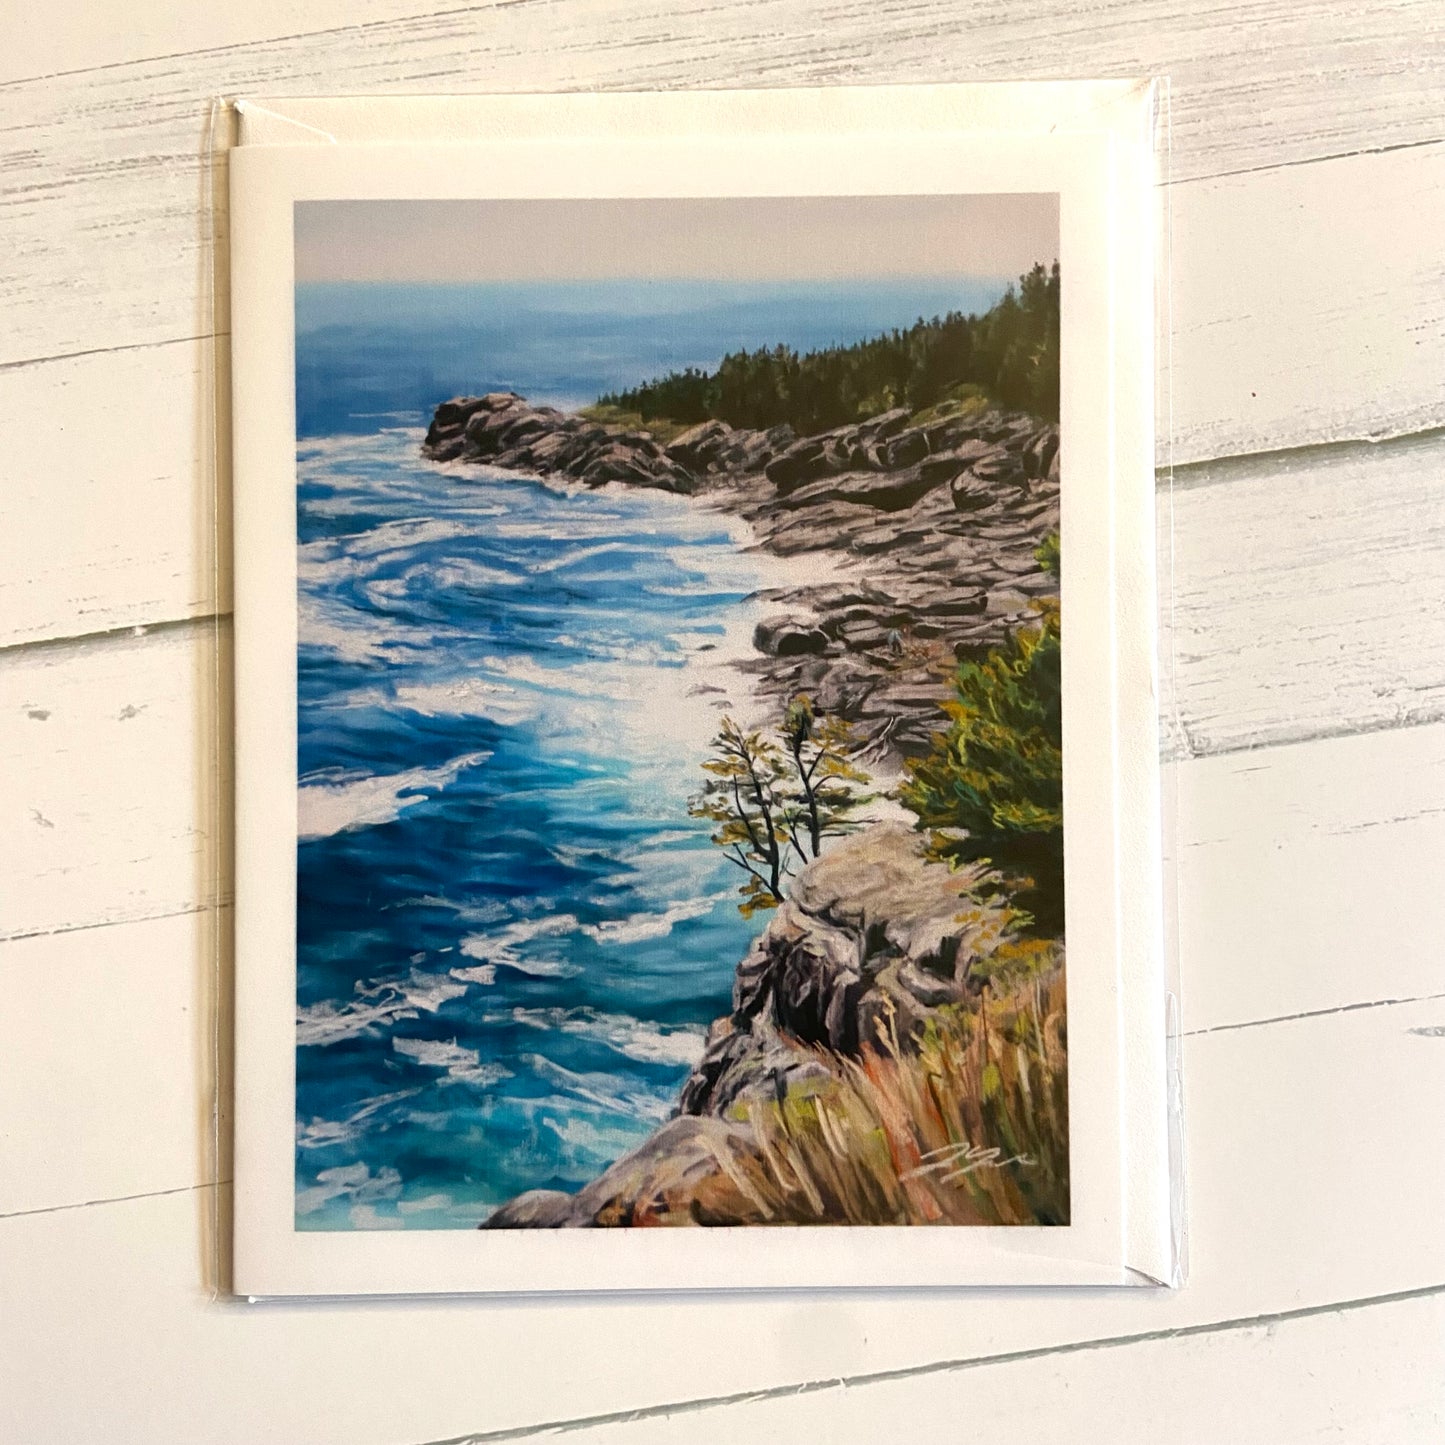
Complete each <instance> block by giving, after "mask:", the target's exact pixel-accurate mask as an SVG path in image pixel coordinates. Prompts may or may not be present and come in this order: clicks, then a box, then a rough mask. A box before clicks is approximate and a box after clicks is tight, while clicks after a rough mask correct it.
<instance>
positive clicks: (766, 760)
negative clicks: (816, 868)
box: [688, 695, 870, 918]
mask: <svg viewBox="0 0 1445 1445" xmlns="http://www.w3.org/2000/svg"><path fill="white" fill-rule="evenodd" d="M778 737H779V739H780V740H781V746H780V745H779V743H778V742H775V741H773V740H772V739H771V738H768V737H766V736H764V734H763V733H761V732H744V731H743V730H742V729H741V728H740V727H739V726H738V725H737V724H736V723H735V722H734V721H733V720H732V719H731V718H726V717H725V718H724V719H723V721H722V727H721V728H720V729H719V730H718V733H717V736H716V737H715V738H714V739H713V752H712V756H710V757H709V758H708V759H707V761H706V762H704V763H703V765H702V766H703V771H704V772H705V773H707V774H708V778H707V782H706V783H704V785H703V788H702V791H701V792H699V793H697V794H696V795H695V796H693V797H692V798H690V799H689V800H688V812H689V813H690V814H691V815H692V816H693V817H694V818H707V819H709V820H710V821H712V822H713V823H715V824H717V827H716V828H715V829H714V830H713V834H712V841H713V842H714V843H716V844H717V845H718V847H719V848H721V849H722V850H723V852H724V853H725V854H726V855H727V857H728V859H729V861H731V862H732V863H735V864H736V865H737V866H738V867H739V868H741V869H742V870H743V872H744V873H745V874H746V875H747V877H746V879H745V880H744V882H743V884H742V887H741V889H740V890H739V891H740V892H741V893H742V895H743V901H742V902H741V903H740V904H738V908H739V910H740V911H741V912H742V914H743V916H744V917H745V918H750V917H752V915H753V914H754V913H757V912H759V911H760V910H762V909H768V908H776V907H777V906H778V904H779V903H781V902H782V901H783V898H784V896H785V895H784V892H783V889H784V884H785V882H786V880H787V879H788V877H789V876H790V875H791V873H792V869H793V865H794V863H795V862H796V861H798V860H801V861H802V862H804V863H807V862H809V861H811V860H812V859H814V858H816V857H817V856H818V854H819V852H820V851H821V850H822V846H823V839H824V838H826V837H830V836H833V835H836V834H840V833H846V832H849V831H851V830H852V829H853V828H854V827H855V826H856V823H855V821H854V819H853V816H852V815H853V814H854V812H856V810H857V809H858V808H859V807H861V806H862V805H863V804H864V803H865V802H867V801H868V799H869V796H870V795H869V794H868V793H867V792H865V791H864V786H863V785H864V784H866V782H867V776H866V774H864V773H863V772H862V770H861V769H859V768H858V767H857V765H856V764H855V763H853V761H852V760H851V756H850V755H851V752H852V749H853V741H852V733H851V729H850V728H849V727H848V724H847V723H846V722H844V721H843V720H842V719H841V718H824V719H821V720H820V719H819V718H818V716H817V714H816V713H815V712H814V710H813V705H812V703H811V701H810V700H809V699H808V698H807V697H804V696H801V695H800V696H799V697H797V698H795V699H794V700H793V701H792V702H791V703H790V704H789V705H788V707H787V708H786V709H785V710H784V713H783V721H782V726H781V727H780V728H779V730H778Z"/></svg>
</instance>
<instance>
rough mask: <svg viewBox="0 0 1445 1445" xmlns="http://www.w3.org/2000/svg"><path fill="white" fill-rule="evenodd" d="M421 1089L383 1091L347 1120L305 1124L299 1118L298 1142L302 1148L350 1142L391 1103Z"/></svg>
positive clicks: (321, 1147)
mask: <svg viewBox="0 0 1445 1445" xmlns="http://www.w3.org/2000/svg"><path fill="white" fill-rule="evenodd" d="M420 1092H421V1090H420V1089H396V1090H394V1091H393V1092H391V1093H390V1094H381V1095H378V1096H377V1097H376V1098H374V1099H368V1100H367V1101H366V1102H365V1103H364V1104H363V1105H362V1106H361V1107H360V1108H359V1109H356V1110H354V1111H353V1112H352V1113H350V1114H348V1115H347V1116H346V1117H345V1118H344V1119H311V1120H310V1121H309V1122H306V1123H303V1122H302V1121H301V1120H300V1119H298V1120H297V1121H296V1145H297V1147H298V1148H300V1149H325V1148H329V1147H330V1146H332V1145H335V1144H350V1143H351V1142H352V1141H353V1140H355V1139H358V1138H360V1137H361V1135H362V1134H364V1133H365V1132H366V1127H365V1126H366V1124H367V1121H368V1120H370V1119H371V1118H372V1116H373V1115H375V1114H377V1113H379V1112H380V1111H381V1110H382V1109H385V1108H386V1107H387V1106H388V1105H390V1104H395V1103H398V1102H399V1101H400V1100H402V1099H410V1098H411V1097H412V1096H413V1095H415V1094H419V1093H420Z"/></svg>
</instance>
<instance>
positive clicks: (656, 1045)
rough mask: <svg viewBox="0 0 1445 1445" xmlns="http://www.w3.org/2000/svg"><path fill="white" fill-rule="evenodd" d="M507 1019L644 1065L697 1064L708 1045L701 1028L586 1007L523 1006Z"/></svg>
mask: <svg viewBox="0 0 1445 1445" xmlns="http://www.w3.org/2000/svg"><path fill="white" fill-rule="evenodd" d="M493 1017H495V1016H493ZM504 1017H509V1018H510V1019H511V1020H512V1022H513V1023H518V1024H522V1025H524V1026H525V1027H527V1028H533V1029H538V1030H540V1031H542V1032H544V1033H562V1034H578V1035H581V1036H582V1037H583V1038H587V1039H591V1040H593V1041H594V1042H596V1043H601V1044H606V1045H607V1047H608V1048H610V1049H614V1050H616V1052H617V1053H619V1054H622V1055H624V1056H625V1057H627V1058H629V1059H633V1060H635V1061H637V1062H638V1063H642V1064H677V1065H682V1064H688V1065H692V1064H696V1063H697V1061H698V1060H699V1059H700V1058H702V1052H703V1049H704V1047H705V1046H706V1044H707V1030H706V1029H704V1028H702V1027H701V1026H696V1025H691V1024H678V1025H676V1026H674V1027H672V1028H667V1027H664V1026H663V1025H662V1024H655V1023H649V1022H647V1021H646V1020H643V1019H636V1018H633V1017H632V1016H631V1015H630V1014H609V1013H598V1012H597V1011H596V1010H595V1009H590V1008H585V1007H583V1008H523V1007H520V1006H519V1007H517V1008H514V1009H512V1010H511V1012H510V1014H508V1015H505V1016H504Z"/></svg>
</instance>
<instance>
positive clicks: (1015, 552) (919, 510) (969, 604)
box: [423, 392, 1059, 765]
mask: <svg viewBox="0 0 1445 1445" xmlns="http://www.w3.org/2000/svg"><path fill="white" fill-rule="evenodd" d="M423 451H424V453H425V455H427V456H428V457H430V458H432V459H433V460H436V461H443V462H462V463H469V462H470V463H476V464H480V465H486V466H489V467H496V468H499V469H502V470H506V471H515V472H519V473H523V474H526V475H531V476H537V477H544V478H545V477H560V478H565V479H567V480H569V481H575V482H580V483H582V484H584V485H588V486H603V485H606V484H608V483H622V484H624V485H629V486H642V487H654V488H658V489H660V490H664V491H669V492H677V493H683V494H686V495H690V496H697V497H699V498H700V500H701V501H702V503H703V504H704V505H708V506H714V507H717V508H719V509H721V510H725V511H728V512H731V513H733V514H735V515H739V516H741V517H743V518H745V519H746V520H747V521H748V522H749V523H750V524H751V525H752V527H753V529H754V532H755V534H756V536H757V538H758V542H759V544H760V545H761V546H763V547H765V548H766V549H767V550H768V551H770V552H773V553H775V554H777V555H779V556H784V557H795V556H802V555H805V554H816V555H819V556H820V557H826V558H827V559H828V560H829V562H830V563H832V564H836V565H833V566H830V568H829V569H828V571H829V580H827V581H820V582H802V583H800V584H799V585H797V586H795V587H788V588H780V589H773V590H770V591H768V592H764V593H763V594H762V600H763V601H764V602H766V603H768V604H769V605H770V606H771V608H772V610H771V612H770V613H769V614H768V615H767V616H765V617H764V618H763V620H762V621H761V622H760V623H759V624H758V626H757V629H756V631H755V634H754V638H753V641H754V646H755V648H756V650H757V656H756V658H755V659H753V661H752V662H751V663H750V664H749V668H750V670H751V671H752V672H753V673H754V674H755V676H756V678H757V680H758V685H759V688H760V690H761V691H762V692H763V693H764V694H766V695H768V696H770V697H772V698H774V699H775V700H778V701H786V700H788V699H790V698H792V697H793V696H795V695H796V694H798V693H799V692H806V693H808V694H809V695H810V696H811V697H812V699H813V701H814V704H815V705H816V706H817V707H818V708H819V710H821V711H824V712H827V713H831V714H834V715H837V716H840V717H843V718H846V719H847V720H848V721H850V722H852V723H853V724H855V726H856V727H857V729H858V731H859V733H860V735H861V737H862V740H863V742H864V744H865V755H866V756H868V757H869V758H870V760H871V761H872V762H873V763H874V764H875V765H876V764H879V763H882V762H885V761H896V759H897V758H898V757H900V756H907V755H910V754H913V753H917V752H919V751H921V750H922V749H923V748H924V747H926V745H927V742H928V739H929V737H930V735H931V734H932V732H933V731H935V730H936V728H937V726H938V716H939V714H938V704H939V701H940V699H941V698H942V697H943V695H944V693H945V691H946V686H947V683H946V677H947V674H948V673H949V671H951V669H952V665H953V663H954V662H955V661H957V660H959V659H961V658H965V657H971V656H972V657H976V656H982V655H983V654H985V653H986V652H987V651H988V650H989V649H991V648H994V647H997V646H998V645H1000V644H1001V643H1002V642H1004V641H1005V640H1006V639H1007V637H1008V635H1009V634H1010V633H1011V632H1012V631H1013V630H1014V629H1015V628H1016V627H1018V626H1019V625H1020V624H1021V623H1024V622H1027V621H1028V620H1029V619H1030V617H1031V616H1032V603H1033V601H1034V599H1036V598H1038V597H1042V596H1046V595H1049V594H1051V593H1054V592H1056V591H1057V588H1058V582H1057V579H1056V578H1055V577H1053V576H1050V575H1049V574H1048V573H1047V572H1046V571H1045V570H1044V569H1043V567H1042V566H1041V565H1040V563H1039V560H1038V558H1037V556H1036V555H1035V554H1036V551H1037V549H1038V547H1039V545H1040V544H1041V543H1042V542H1043V541H1044V539H1045V538H1046V537H1048V536H1049V534H1050V533H1052V532H1055V531H1057V530H1058V527H1059V439H1058V428H1057V426H1054V425H1052V424H1050V423H1045V422H1040V421H1039V420H1038V419H1037V418H1035V417H1031V416H1027V415H1025V414H1023V413H1017V412H1013V413H1010V412H1004V411H1000V410H998V409H996V408H989V409H977V410H974V411H966V412H963V413H962V414H959V415H955V416H942V417H939V418H936V419H933V420H928V421H926V422H922V423H919V422H918V421H915V420H913V419H911V418H910V416H909V413H908V412H906V411H904V410H901V409H900V410H896V411H890V412H885V413H883V414H882V415H880V416H875V417H873V418H871V419H870V420H868V421H866V422H861V423H858V424H857V425H854V426H848V427H841V428H838V429H837V430H834V431H829V432H824V433H822V434H820V435H816V436H809V437H801V438H800V437H798V436H796V435H795V434H794V432H793V430H792V428H791V427H787V426H781V427H774V428H773V429H771V430H769V431H745V430H740V429H736V428H733V427H729V426H727V425H726V424H725V423H723V422H717V421H712V422H704V423H702V424H701V425H699V426H696V427H693V428H691V429H690V430H688V431H685V432H683V433H682V434H681V435H679V436H677V437H676V438H675V439H674V440H672V441H671V442H669V443H666V444H664V443H662V442H660V441H658V440H657V439H656V438H655V437H653V436H652V435H651V434H650V433H648V432H645V431H629V430H626V429H622V428H617V427H609V426H605V425H603V424H602V423H600V422H595V421H591V420H588V419H587V418H585V417H583V416H580V415H568V414H566V413H563V412H560V411H557V410H555V409H554V408H551V407H534V406H531V405H530V404H529V403H528V402H526V401H525V400H524V399H523V398H522V397H520V396H518V395H517V394H516V393H514V392H493V393H490V394H489V395H486V396H481V397H459V398H456V399H454V400H452V401H447V402H443V403H442V405H440V406H439V407H438V408H437V410H436V413H435V416H434V417H433V420H432V423H431V427H430V429H429V430H428V432H427V436H426V441H425V443H424V444H423ZM850 574H851V575H850Z"/></svg>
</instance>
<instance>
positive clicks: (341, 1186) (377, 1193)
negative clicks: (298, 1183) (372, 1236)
mask: <svg viewBox="0 0 1445 1445" xmlns="http://www.w3.org/2000/svg"><path fill="white" fill-rule="evenodd" d="M400 1193H401V1175H400V1174H399V1173H398V1172H397V1171H396V1170H395V1169H393V1168H392V1167H391V1166H390V1165H387V1164H384V1165H382V1167H381V1168H380V1169H378V1170H377V1171H376V1173H375V1174H373V1173H372V1172H371V1169H370V1167H369V1166H368V1165H366V1164H341V1165H338V1166H337V1167H336V1168H334V1169H323V1170H321V1172H320V1173H319V1174H317V1176H316V1183H315V1184H313V1185H310V1186H309V1187H308V1188H306V1189H300V1190H297V1192H296V1213H297V1214H314V1213H315V1212H316V1211H317V1210H318V1209H321V1208H322V1207H323V1206H325V1205H327V1204H329V1203H330V1202H331V1201H332V1200H333V1199H349V1200H350V1201H351V1202H352V1204H353V1206H355V1205H358V1204H367V1205H375V1204H376V1202H377V1201H379V1200H390V1199H395V1198H396V1197H397V1196H398V1195H399V1194H400Z"/></svg>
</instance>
